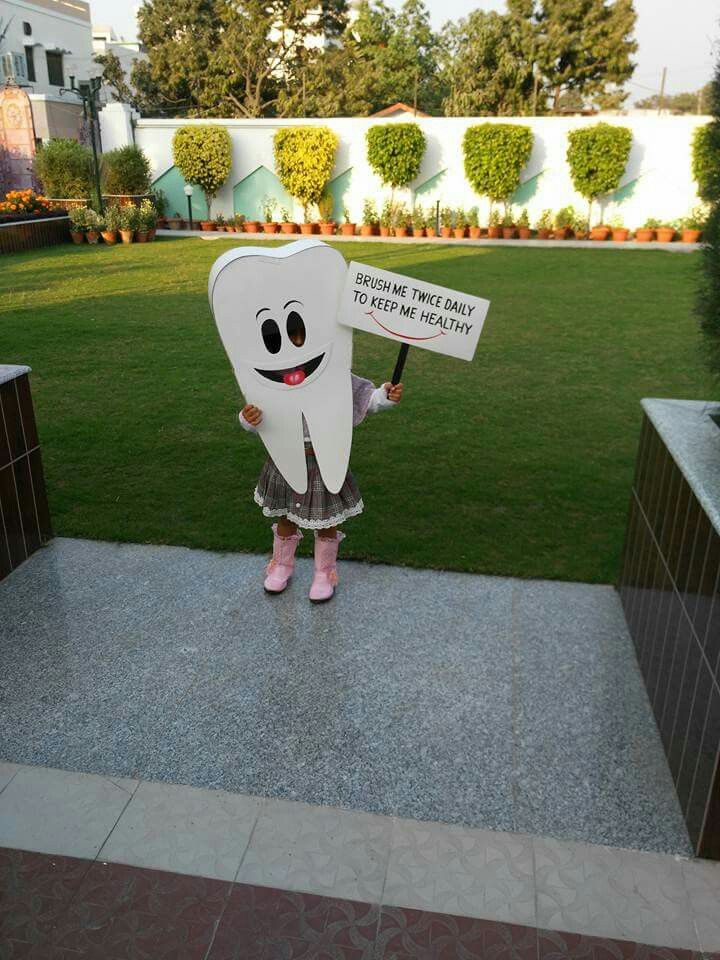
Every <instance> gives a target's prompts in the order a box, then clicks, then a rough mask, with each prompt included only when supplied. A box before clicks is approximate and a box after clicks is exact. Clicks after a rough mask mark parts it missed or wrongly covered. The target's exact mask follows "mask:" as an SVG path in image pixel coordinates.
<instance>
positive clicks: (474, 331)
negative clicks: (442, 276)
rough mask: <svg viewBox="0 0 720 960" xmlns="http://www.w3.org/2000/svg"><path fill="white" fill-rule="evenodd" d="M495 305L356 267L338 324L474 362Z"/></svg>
mask: <svg viewBox="0 0 720 960" xmlns="http://www.w3.org/2000/svg"><path fill="white" fill-rule="evenodd" d="M489 307H490V301H489V300H483V299H482V298H481V297H473V296H471V295H470V294H469V293H458V292H457V290H450V289H448V287H439V286H437V284H434V283H425V281H424V280H413V279H412V277H405V276H403V275H402V274H399V273H391V272H390V271H389V270H379V269H378V268H377V267H368V266H367V265H366V264H364V263H355V262H354V261H353V262H352V263H351V264H350V266H349V268H348V271H347V276H346V278H345V285H344V287H343V292H342V298H341V301H340V313H339V315H338V320H339V322H340V323H343V324H345V325H346V326H348V327H354V328H355V329H357V330H365V331H366V332H367V333H376V334H379V335H380V336H382V337H388V338H389V339H390V340H397V341H398V342H399V343H407V344H410V345H411V346H413V347H422V348H423V349H425V350H434V351H435V352H437V353H444V354H446V355H448V356H450V357H458V358H459V359H461V360H472V358H473V355H474V353H475V348H476V346H477V342H478V337H479V336H480V331H481V330H482V327H483V323H484V322H485V317H486V315H487V312H488V309H489Z"/></svg>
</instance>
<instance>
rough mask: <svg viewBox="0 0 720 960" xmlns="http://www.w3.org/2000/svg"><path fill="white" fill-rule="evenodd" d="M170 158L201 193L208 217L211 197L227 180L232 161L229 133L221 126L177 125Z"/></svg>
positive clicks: (213, 196)
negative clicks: (203, 195) (205, 202)
mask: <svg viewBox="0 0 720 960" xmlns="http://www.w3.org/2000/svg"><path fill="white" fill-rule="evenodd" d="M172 147H173V161H174V162H175V166H176V167H177V168H178V170H179V171H180V173H181V174H182V175H183V177H184V179H185V181H186V182H187V183H193V184H196V185H197V186H198V187H200V189H201V190H202V191H203V193H204V194H205V200H206V201H207V208H208V218H209V217H210V208H211V206H212V201H213V200H214V199H215V197H216V196H217V192H218V190H219V189H220V187H221V186H222V185H223V184H224V183H225V181H226V180H227V177H228V174H229V173H230V167H231V165H232V146H231V142H230V134H229V133H228V132H227V130H226V129H225V127H217V126H215V125H214V124H213V125H211V124H207V125H206V126H192V127H178V129H177V130H176V131H175V135H174V137H173V142H172Z"/></svg>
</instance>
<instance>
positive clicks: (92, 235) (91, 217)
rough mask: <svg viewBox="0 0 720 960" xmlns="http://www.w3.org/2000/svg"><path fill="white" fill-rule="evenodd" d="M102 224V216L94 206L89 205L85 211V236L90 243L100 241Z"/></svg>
mask: <svg viewBox="0 0 720 960" xmlns="http://www.w3.org/2000/svg"><path fill="white" fill-rule="evenodd" d="M102 226H103V225H102V223H101V221H100V217H99V216H98V215H97V213H96V212H95V211H94V210H93V209H92V207H88V208H87V210H86V211H85V238H86V239H87V242H88V243H92V244H95V243H99V241H100V230H101V228H102Z"/></svg>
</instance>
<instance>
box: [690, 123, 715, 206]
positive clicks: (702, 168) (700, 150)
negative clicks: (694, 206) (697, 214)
mask: <svg viewBox="0 0 720 960" xmlns="http://www.w3.org/2000/svg"><path fill="white" fill-rule="evenodd" d="M718 157H720V121H717V120H715V121H714V122H713V123H707V124H705V126H703V127H698V128H697V129H696V130H695V133H694V134H693V139H692V172H693V177H694V178H695V180H696V181H697V185H698V193H699V195H700V197H701V198H702V199H703V200H707V201H708V202H710V203H712V202H714V201H715V200H717V199H719V198H720V164H719V163H718Z"/></svg>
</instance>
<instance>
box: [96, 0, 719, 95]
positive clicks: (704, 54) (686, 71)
mask: <svg viewBox="0 0 720 960" xmlns="http://www.w3.org/2000/svg"><path fill="white" fill-rule="evenodd" d="M391 2H393V5H399V3H400V2H401V0H391ZM426 3H427V5H428V8H429V9H430V13H431V16H432V19H433V24H434V26H435V27H440V26H441V25H442V23H443V22H444V21H445V20H447V19H449V18H452V19H456V18H458V17H462V16H465V15H466V14H467V13H469V12H470V11H471V10H474V9H477V8H478V7H480V8H481V9H484V10H503V9H504V8H505V2H504V0H426ZM90 6H91V12H92V19H93V23H96V24H103V25H105V24H110V25H111V26H112V27H114V28H115V31H116V33H118V34H121V35H123V36H125V38H126V39H131V38H133V37H134V36H135V10H136V9H137V0H90ZM635 9H636V10H637V13H638V23H637V30H636V35H637V40H638V43H639V50H638V53H637V55H636V58H635V59H636V61H637V68H636V70H635V75H634V76H633V79H632V83H631V84H630V91H631V97H630V102H634V101H635V100H637V99H640V98H642V97H645V96H651V95H652V94H653V93H657V92H658V90H659V87H660V78H661V75H662V70H663V67H667V70H668V74H667V84H666V90H667V91H668V92H669V93H679V92H681V91H686V90H697V89H698V88H699V87H701V86H702V85H703V84H704V83H706V82H707V81H708V80H709V79H710V76H711V74H712V66H713V50H715V51H718V52H720V3H719V2H718V0H635Z"/></svg>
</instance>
